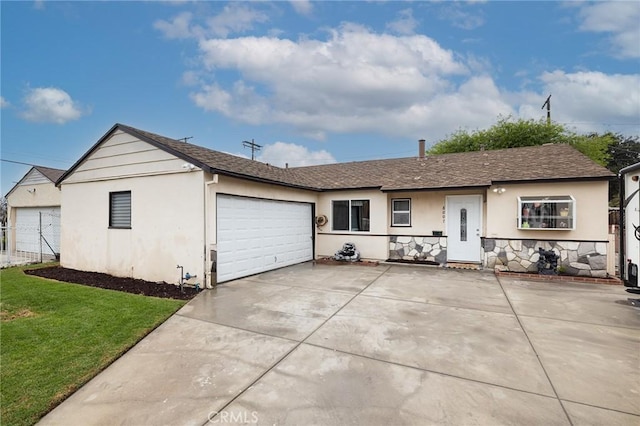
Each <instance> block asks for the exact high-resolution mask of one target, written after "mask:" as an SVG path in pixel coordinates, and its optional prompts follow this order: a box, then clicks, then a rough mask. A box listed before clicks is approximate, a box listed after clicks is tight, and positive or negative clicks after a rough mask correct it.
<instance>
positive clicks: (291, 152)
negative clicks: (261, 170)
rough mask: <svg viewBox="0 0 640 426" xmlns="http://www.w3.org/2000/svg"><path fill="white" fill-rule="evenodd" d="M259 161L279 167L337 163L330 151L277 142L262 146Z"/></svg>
mask: <svg viewBox="0 0 640 426" xmlns="http://www.w3.org/2000/svg"><path fill="white" fill-rule="evenodd" d="M261 152H262V154H260V155H259V156H258V158H257V160H258V161H262V162H263V163H269V164H272V165H274V166H278V167H285V165H286V164H288V165H289V167H300V166H314V165H317V164H328V163H335V162H336V159H335V158H334V157H333V155H331V154H330V153H329V152H328V151H325V150H319V151H310V150H309V149H308V148H307V147H304V146H302V145H296V144H293V143H286V142H276V143H274V144H269V145H265V146H263V147H262V151H261Z"/></svg>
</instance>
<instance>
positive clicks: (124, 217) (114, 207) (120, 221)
mask: <svg viewBox="0 0 640 426" xmlns="http://www.w3.org/2000/svg"><path fill="white" fill-rule="evenodd" d="M109 228H124V229H130V228H131V191H119V192H110V193H109Z"/></svg>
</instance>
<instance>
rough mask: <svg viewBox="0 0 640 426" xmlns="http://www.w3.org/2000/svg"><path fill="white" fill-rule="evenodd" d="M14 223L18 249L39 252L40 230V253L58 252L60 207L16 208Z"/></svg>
mask: <svg viewBox="0 0 640 426" xmlns="http://www.w3.org/2000/svg"><path fill="white" fill-rule="evenodd" d="M15 223H16V249H17V250H18V251H26V252H30V253H40V232H42V238H43V239H42V253H43V254H55V253H60V207H21V208H17V209H16V222H15ZM41 228H42V229H41ZM45 241H46V242H45ZM47 243H48V245H47ZM49 246H51V247H49Z"/></svg>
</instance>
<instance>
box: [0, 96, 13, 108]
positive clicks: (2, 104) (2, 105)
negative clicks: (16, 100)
mask: <svg viewBox="0 0 640 426" xmlns="http://www.w3.org/2000/svg"><path fill="white" fill-rule="evenodd" d="M10 105H11V104H10V103H9V101H7V100H6V99H5V98H4V97H3V96H0V108H7V107H9V106H10Z"/></svg>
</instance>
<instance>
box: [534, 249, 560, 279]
mask: <svg viewBox="0 0 640 426" xmlns="http://www.w3.org/2000/svg"><path fill="white" fill-rule="evenodd" d="M538 254H539V256H540V257H539V258H538V273H539V274H540V275H558V255H557V254H556V253H555V252H554V251H553V250H545V249H543V248H542V247H539V248H538Z"/></svg>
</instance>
